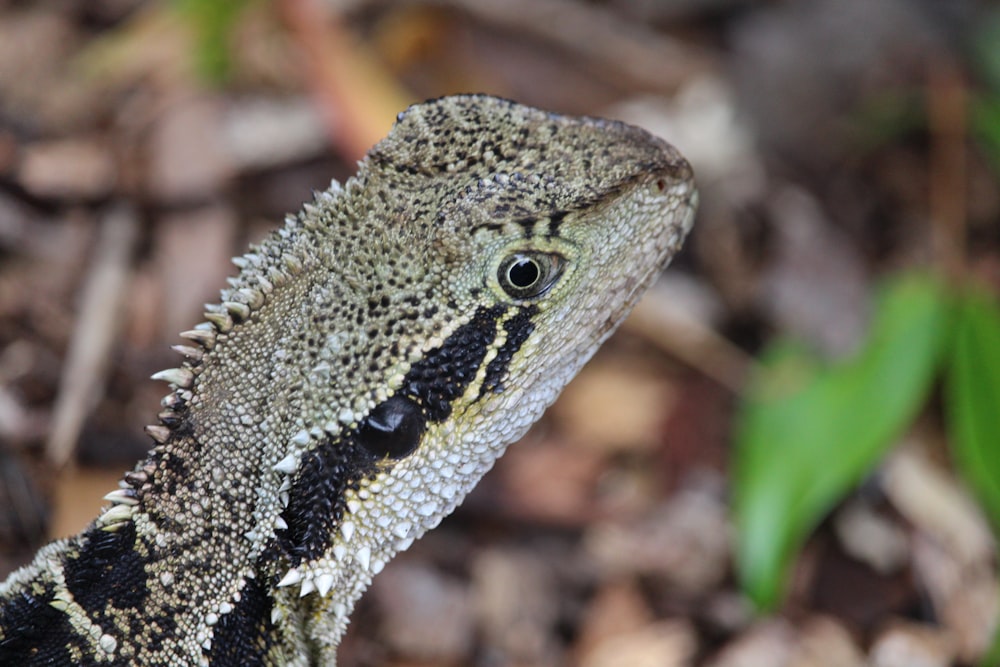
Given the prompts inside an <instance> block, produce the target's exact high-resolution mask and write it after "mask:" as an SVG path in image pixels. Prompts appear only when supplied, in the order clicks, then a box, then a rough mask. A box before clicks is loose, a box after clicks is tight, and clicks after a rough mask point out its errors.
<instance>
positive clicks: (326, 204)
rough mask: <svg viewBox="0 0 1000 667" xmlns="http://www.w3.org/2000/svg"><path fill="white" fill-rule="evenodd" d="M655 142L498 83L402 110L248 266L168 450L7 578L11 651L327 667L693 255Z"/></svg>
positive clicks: (180, 381) (179, 408) (164, 440)
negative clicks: (666, 274) (361, 620)
mask: <svg viewBox="0 0 1000 667" xmlns="http://www.w3.org/2000/svg"><path fill="white" fill-rule="evenodd" d="M695 201H696V195H695V191H694V189H693V185H692V182H691V171H690V168H689V167H688V165H687V163H686V162H685V161H684V160H683V158H682V157H680V155H679V154H678V153H677V152H676V151H675V150H674V149H672V148H671V147H669V146H668V145H667V144H665V143H663V142H662V141H660V140H658V139H654V138H653V137H651V136H650V135H648V134H646V133H645V132H642V131H641V130H638V129H636V128H632V127H629V126H626V125H623V124H620V123H614V122H609V121H597V120H588V119H572V118H566V117H562V116H557V115H554V114H547V113H545V112H541V111H537V110H534V109H530V108H527V107H522V106H519V105H516V104H513V103H510V102H506V101H502V100H497V99H495V98H490V97H485V96H464V97H456V98H445V99H442V100H438V101H434V102H429V103H426V104H424V105H418V106H415V107H412V108H411V109H410V110H408V111H407V112H406V113H404V114H402V115H401V116H400V118H399V120H398V122H397V124H396V126H395V127H394V129H393V131H392V132H391V133H390V135H389V136H388V137H387V138H386V139H385V140H383V141H382V142H380V143H379V144H378V145H377V146H375V148H373V149H372V151H371V152H370V153H369V155H368V157H367V158H366V159H365V161H363V162H362V163H361V165H360V168H359V171H358V174H357V175H356V176H355V177H353V178H352V179H350V180H349V181H348V182H347V183H346V184H345V185H344V187H343V188H339V187H337V186H334V187H333V188H331V189H330V190H329V191H327V192H324V193H321V194H320V195H318V196H317V198H316V200H315V201H314V202H313V203H312V204H311V205H307V206H306V207H305V209H304V211H303V212H302V213H301V214H299V215H298V216H297V217H294V218H289V220H288V221H287V224H286V226H285V227H284V228H282V229H281V230H279V231H278V232H276V233H275V234H273V235H272V236H271V237H270V238H268V239H267V240H266V241H264V242H263V243H262V244H261V245H260V246H259V247H257V248H254V249H253V250H252V252H251V253H250V254H248V255H246V256H244V257H243V258H241V259H239V260H237V264H238V265H239V266H240V267H241V269H242V270H241V273H240V275H239V277H238V278H236V279H234V280H233V281H232V287H231V289H228V290H225V291H224V292H223V298H222V303H221V304H220V305H219V306H218V307H215V308H212V309H211V310H210V312H209V313H208V314H207V318H208V319H209V320H210V321H209V323H207V324H205V325H201V326H200V327H199V328H197V329H195V330H193V331H192V332H188V333H186V334H185V335H186V337H188V338H190V339H192V340H193V341H195V343H196V345H195V346H193V347H189V348H185V349H183V350H182V352H183V353H184V354H185V356H186V360H185V362H184V364H183V365H182V366H181V368H179V369H172V370H170V371H164V372H163V373H160V374H157V376H154V377H159V378H160V379H164V380H167V381H169V382H171V383H172V384H173V385H174V391H173V392H172V393H171V394H170V395H168V396H167V398H165V399H164V407H165V410H164V412H162V413H161V414H160V423H159V424H157V425H154V426H151V427H149V428H148V429H147V430H148V431H149V433H150V435H151V436H152V437H153V439H154V440H156V442H157V444H156V446H155V447H154V448H153V450H152V451H151V453H150V454H149V456H148V457H147V458H146V459H145V460H144V461H143V462H140V463H139V464H138V465H137V466H136V468H135V470H134V471H133V472H131V473H128V474H127V475H126V476H125V481H124V482H123V484H122V488H121V489H119V490H118V491H115V492H113V493H111V494H109V495H108V499H109V500H110V501H111V502H112V504H111V505H110V507H109V508H108V509H106V510H105V512H104V513H103V514H102V515H101V517H99V518H98V519H97V520H96V522H95V523H94V524H92V525H91V526H90V527H89V528H88V529H87V530H86V531H85V532H84V533H82V534H81V535H79V536H77V537H74V538H70V539H68V540H63V541H59V542H55V543H53V544H51V545H49V546H47V547H45V548H43V549H42V550H41V551H40V552H39V554H38V556H37V557H36V558H35V560H34V562H32V563H31V564H30V565H28V566H26V567H25V568H22V569H21V570H19V571H18V572H15V573H14V574H13V575H12V576H11V578H10V579H8V580H7V582H5V583H3V584H0V664H3V665H7V664H18V665H30V664H78V663H82V664H139V665H167V664H198V663H202V664H212V665H250V664H289V665H306V664H331V665H332V664H333V663H334V661H335V658H336V647H337V643H338V642H339V640H340V637H341V636H342V634H343V631H344V629H345V627H346V624H347V620H348V617H349V615H350V613H351V610H352V608H353V606H354V603H355V601H356V600H357V598H358V597H359V596H360V595H361V593H362V592H363V591H364V589H365V588H366V587H367V586H368V584H369V582H370V581H371V577H372V576H374V575H375V574H377V573H378V571H379V570H381V568H382V567H383V565H384V564H385V563H386V562H387V561H388V560H389V559H390V558H391V557H392V556H393V554H395V553H396V552H397V551H399V550H402V549H405V548H407V547H408V546H409V544H410V543H411V542H412V541H413V540H414V539H416V538H417V537H419V536H420V535H421V534H422V533H424V532H425V531H426V530H428V529H429V528H432V527H433V526H435V525H437V523H438V522H439V521H440V520H441V518H442V517H443V516H445V515H446V514H448V513H449V512H451V511H452V510H453V509H454V507H455V506H456V505H457V504H458V503H459V502H460V501H461V499H462V498H463V497H464V496H465V494H466V493H467V492H468V491H469V490H470V489H471V487H472V486H473V485H474V484H475V483H476V482H477V481H478V480H479V478H480V477H481V476H482V475H483V474H484V473H485V472H486V471H487V470H488V469H489V468H490V467H491V466H492V464H493V462H494V461H495V459H496V458H497V457H498V456H500V454H502V452H503V451H504V449H505V447H506V446H507V445H508V444H509V443H510V442H512V441H513V440H515V439H517V438H518V437H520V436H521V435H522V434H523V432H524V431H525V430H526V429H527V428H528V426H529V425H530V424H531V423H532V422H533V421H535V420H536V419H537V418H538V417H539V416H540V414H541V413H542V411H543V410H544V409H545V407H546V406H547V405H548V404H549V403H551V401H552V400H554V398H555V397H556V395H557V394H558V393H559V391H560V390H561V389H562V387H563V386H564V385H565V384H566V382H568V381H569V379H570V378H571V377H572V376H573V375H574V374H575V373H576V371H577V370H578V369H579V367H580V366H581V365H582V364H583V363H584V362H585V361H586V359H588V358H589V357H590V355H591V354H592V353H593V351H594V350H595V349H596V348H597V346H598V345H599V344H600V342H601V341H603V340H604V339H605V338H606V337H607V336H608V335H610V333H611V331H612V330H613V329H614V328H615V327H616V326H617V324H618V323H619V322H620V320H621V319H622V318H623V317H624V315H625V314H626V313H627V312H628V310H629V309H630V308H631V307H632V305H634V303H635V301H636V300H637V299H638V296H639V294H640V293H641V292H642V291H643V290H644V289H645V287H646V286H648V284H649V283H650V282H651V281H652V279H653V278H654V277H655V275H656V274H657V272H658V271H659V270H660V269H661V268H662V267H663V266H664V265H665V264H666V262H667V261H668V260H669V258H670V257H671V256H672V255H673V254H674V253H675V252H676V251H677V249H678V248H679V246H680V244H681V241H682V240H683V237H684V235H685V234H686V232H687V230H688V229H689V228H690V225H691V220H692V218H693V211H694V206H695Z"/></svg>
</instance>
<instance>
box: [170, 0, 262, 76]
mask: <svg viewBox="0 0 1000 667" xmlns="http://www.w3.org/2000/svg"><path fill="white" fill-rule="evenodd" d="M252 1H253V0H173V5H174V7H175V9H176V10H177V11H178V12H179V13H180V14H181V16H183V17H184V18H185V19H187V20H188V21H189V23H190V24H191V26H192V28H193V30H194V33H195V38H196V45H195V46H196V49H197V50H196V52H195V54H194V55H195V58H196V62H197V66H198V71H199V73H200V74H201V76H203V77H204V78H205V79H207V80H208V81H209V82H211V83H216V84H218V83H222V82H224V81H225V80H226V78H227V77H228V76H229V74H230V69H231V67H232V60H231V58H230V48H231V46H232V35H233V32H234V29H235V26H236V23H237V20H238V19H239V18H240V16H241V15H242V13H243V11H244V10H245V9H246V8H247V7H248V6H249V5H250V2H252Z"/></svg>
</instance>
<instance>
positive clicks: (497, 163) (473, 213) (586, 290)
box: [367, 96, 697, 447]
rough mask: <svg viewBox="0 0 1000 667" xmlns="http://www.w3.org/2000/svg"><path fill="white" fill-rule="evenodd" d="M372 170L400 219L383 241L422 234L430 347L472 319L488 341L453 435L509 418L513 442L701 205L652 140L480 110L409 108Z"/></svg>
mask: <svg viewBox="0 0 1000 667" xmlns="http://www.w3.org/2000/svg"><path fill="white" fill-rule="evenodd" d="M367 167H368V171H367V180H368V185H369V187H371V188H373V189H374V190H375V191H377V192H380V193H382V194H381V195H380V198H381V199H383V200H386V201H390V202H391V201H393V200H394V199H395V200H397V201H400V202H406V204H407V205H408V206H409V207H410V214H409V215H408V216H407V217H408V219H407V220H406V221H405V222H403V223H402V224H400V225H393V226H394V227H397V226H398V227H401V228H403V229H404V230H406V231H405V234H406V235H407V236H409V235H411V234H416V235H417V236H416V237H412V236H409V238H407V239H406V240H405V241H404V243H406V244H408V245H411V246H415V247H419V248H420V249H421V250H420V251H415V252H417V256H418V260H417V261H416V262H415V263H414V264H415V267H414V272H418V271H419V272H420V273H422V284H423V285H425V286H426V289H428V290H429V291H428V292H426V293H425V294H424V295H423V296H422V300H423V303H425V304H427V305H431V306H433V307H434V308H435V309H436V311H437V312H435V314H434V316H433V317H431V318H428V320H429V322H432V323H433V326H434V328H433V330H432V332H431V334H432V335H431V336H428V338H429V339H433V342H434V344H433V345H432V346H431V348H435V347H439V346H440V345H441V344H447V342H448V338H449V335H450V332H453V331H456V330H457V331H463V335H464V330H463V329H462V326H463V325H467V324H468V323H469V322H471V321H473V319H476V318H478V320H477V321H478V322H479V324H477V325H476V327H477V331H478V330H480V329H482V330H483V331H484V333H483V337H484V339H488V341H487V344H486V345H485V349H484V351H483V352H484V354H483V355H482V356H479V357H475V358H473V357H470V358H468V359H464V360H463V363H464V364H465V366H466V367H465V368H462V369H461V370H462V371H464V372H465V373H466V374H467V375H468V377H469V380H470V381H469V382H468V383H467V386H466V387H465V389H464V393H465V394H467V395H466V396H465V397H464V398H462V399H459V400H456V399H452V398H449V401H450V403H451V405H450V406H449V408H450V413H451V414H450V420H451V422H452V423H451V424H450V426H451V427H452V428H454V427H456V426H457V420H459V419H460V417H459V416H458V415H459V414H460V413H462V412H466V411H468V412H470V415H471V417H470V419H480V418H481V414H482V413H487V414H490V413H494V412H495V413H497V414H503V415H505V416H504V417H503V418H502V419H503V420H507V421H509V420H510V417H509V415H510V412H511V411H508V410H506V409H503V408H507V407H511V406H515V405H516V406H517V409H516V410H514V411H513V412H520V413H523V414H524V417H523V419H522V421H523V423H519V424H517V427H516V428H515V429H513V431H514V432H517V433H520V432H521V431H522V430H523V429H524V428H525V427H526V425H527V424H528V423H530V421H533V420H534V419H535V418H537V416H538V414H539V413H540V411H541V409H542V408H543V407H544V406H545V405H547V404H548V403H549V402H551V400H553V399H554V398H555V396H556V394H557V393H558V392H559V391H560V390H561V389H562V387H563V386H564V385H565V384H566V382H567V381H568V380H569V379H570V377H572V375H573V374H575V373H576V371H577V370H578V369H579V368H580V366H581V365H582V364H583V363H584V362H585V361H586V360H587V359H588V358H589V357H590V356H591V354H592V353H593V352H594V351H595V350H596V348H597V346H598V345H599V344H600V343H601V342H602V341H603V340H604V339H605V338H606V337H607V336H608V335H610V333H611V332H612V331H613V330H614V329H615V327H617V325H618V324H619V323H620V322H621V320H622V319H623V318H624V316H625V315H626V314H627V313H628V312H629V310H630V309H631V308H632V306H634V305H635V302H636V301H637V300H638V297H639V295H640V294H641V293H642V292H643V291H644V290H645V289H646V287H648V286H649V284H650V282H651V281H652V280H653V278H654V277H655V276H656V275H657V274H658V273H659V271H661V270H662V269H663V268H664V267H665V266H666V264H667V262H668V261H669V259H670V258H671V257H672V256H673V255H674V254H675V253H676V252H677V251H678V250H679V248H680V245H681V243H682V241H683V239H684V237H685V235H686V234H687V232H688V231H689V229H690V227H691V224H692V222H693V217H694V210H695V206H696V203H697V193H696V190H695V188H694V183H693V175H692V171H691V168H690V166H689V164H688V163H687V161H686V160H685V159H684V158H683V157H682V156H681V155H680V153H679V152H678V151H677V150H676V149H674V148H673V147H672V146H670V145H668V144H667V143H666V142H664V141H662V140H660V139H658V138H656V137H653V136H652V135H650V134H649V133H647V132H645V131H643V130H641V129H639V128H636V127H633V126H630V125H626V124H624V123H620V122H615V121H607V120H599V119H588V118H573V117H567V116H560V115H556V114H552V113H547V112H544V111H540V110H537V109H533V108H530V107H525V106H521V105H518V104H515V103H513V102H508V101H506V100H501V99H497V98H493V97H485V96H459V97H451V98H444V99H441V100H436V101H432V102H428V103H425V104H421V105H416V106H414V107H411V108H410V109H409V110H407V111H406V112H404V113H402V114H400V117H399V119H398V120H397V123H396V126H395V127H394V128H393V131H392V132H391V133H390V135H389V136H388V137H387V138H386V139H385V140H383V141H382V142H380V143H379V144H378V145H377V146H375V148H373V149H372V151H371V153H370V155H369V158H368V165H367ZM417 267H419V269H418V268H417ZM424 324H427V322H424ZM437 371H438V369H434V368H428V372H431V373H433V372H437ZM445 373H447V371H445ZM454 393H459V392H458V391H456V392H454ZM529 406H530V408H529ZM498 420H499V418H498ZM469 427H470V428H472V424H471V423H470V425H469ZM476 428H479V424H478V423H477V424H476ZM497 428H498V429H502V430H503V429H508V428H510V426H509V425H508V424H504V425H502V426H500V425H498V427H497ZM498 440H503V439H502V438H498ZM502 445H503V443H501V442H498V443H497V446H498V447H502Z"/></svg>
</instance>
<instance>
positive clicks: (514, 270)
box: [497, 252, 566, 299]
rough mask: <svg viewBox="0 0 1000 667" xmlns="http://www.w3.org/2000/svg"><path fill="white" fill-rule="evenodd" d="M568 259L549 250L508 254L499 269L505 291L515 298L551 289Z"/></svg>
mask: <svg viewBox="0 0 1000 667" xmlns="http://www.w3.org/2000/svg"><path fill="white" fill-rule="evenodd" d="M565 263H566V260H565V259H563V257H562V255H557V254H555V253H547V252H518V253H514V254H513V255H509V256H507V257H506V258H505V259H504V260H503V261H502V262H501V263H500V268H499V269H498V270H497V280H498V281H499V282H500V287H502V288H503V291H504V292H506V293H507V294H508V295H510V296H511V297H513V298H515V299H531V298H534V297H536V296H541V295H542V294H545V293H546V292H547V291H549V288H551V287H552V286H553V285H554V284H555V282H556V280H558V279H559V276H560V275H562V272H563V267H564V266H565Z"/></svg>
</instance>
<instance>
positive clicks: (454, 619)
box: [372, 560, 473, 663]
mask: <svg viewBox="0 0 1000 667" xmlns="http://www.w3.org/2000/svg"><path fill="white" fill-rule="evenodd" d="M372 597H373V598H374V599H375V600H376V602H377V603H378V606H379V608H380V609H381V612H382V622H381V625H380V628H381V629H380V632H379V635H380V636H381V638H382V641H383V642H384V643H385V644H386V645H387V646H390V647H392V648H393V650H395V651H397V652H399V653H401V654H404V655H411V656H418V657H420V658H422V659H428V660H433V661H435V662H439V663H447V662H454V661H456V660H459V659H461V657H462V656H464V655H467V654H468V652H469V650H470V648H471V644H472V638H473V624H472V619H473V613H472V612H473V608H472V601H471V599H470V596H469V593H468V591H467V589H466V588H465V587H464V586H462V585H461V584H460V583H459V582H458V581H457V580H455V579H453V578H451V577H447V576H445V575H443V574H441V573H440V572H438V571H437V570H435V569H433V568H431V567H429V566H427V565H424V564H421V563H417V562H415V561H412V560H404V561H398V562H396V563H393V564H391V565H390V566H388V567H386V569H385V571H384V572H382V573H381V574H380V575H379V577H378V578H377V579H375V583H374V585H373V586H372Z"/></svg>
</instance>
